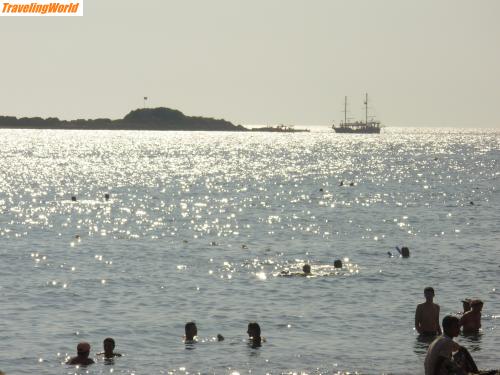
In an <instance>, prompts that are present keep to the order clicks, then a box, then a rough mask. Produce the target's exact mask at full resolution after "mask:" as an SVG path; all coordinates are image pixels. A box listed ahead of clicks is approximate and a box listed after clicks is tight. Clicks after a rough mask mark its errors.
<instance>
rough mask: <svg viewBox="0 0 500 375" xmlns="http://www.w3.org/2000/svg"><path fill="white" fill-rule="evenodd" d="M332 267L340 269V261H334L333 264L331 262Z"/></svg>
mask: <svg viewBox="0 0 500 375" xmlns="http://www.w3.org/2000/svg"><path fill="white" fill-rule="evenodd" d="M333 267H334V268H342V261H341V260H340V259H336V260H335V261H334V262H333Z"/></svg>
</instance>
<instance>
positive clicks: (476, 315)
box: [460, 299, 483, 334]
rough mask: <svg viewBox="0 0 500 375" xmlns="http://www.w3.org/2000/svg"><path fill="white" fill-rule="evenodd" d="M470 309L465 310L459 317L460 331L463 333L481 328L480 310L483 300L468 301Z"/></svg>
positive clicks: (477, 330) (473, 331)
mask: <svg viewBox="0 0 500 375" xmlns="http://www.w3.org/2000/svg"><path fill="white" fill-rule="evenodd" d="M470 307H471V309H470V311H467V312H466V313H465V314H464V315H463V316H462V318H461V319H460V326H461V327H462V332H463V333H465V334H470V333H478V332H479V330H480V329H481V310H482V309H483V301H481V300H480V299H475V300H472V301H471V302H470Z"/></svg>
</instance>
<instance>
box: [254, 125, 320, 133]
mask: <svg viewBox="0 0 500 375" xmlns="http://www.w3.org/2000/svg"><path fill="white" fill-rule="evenodd" d="M252 131H255V132H277V133H303V132H307V133H308V132H310V130H309V129H294V127H293V126H286V125H283V124H280V125H277V126H265V127H263V128H253V129H252Z"/></svg>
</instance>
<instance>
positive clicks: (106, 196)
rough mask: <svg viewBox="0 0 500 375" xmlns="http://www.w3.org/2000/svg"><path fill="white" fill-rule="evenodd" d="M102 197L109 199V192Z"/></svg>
mask: <svg viewBox="0 0 500 375" xmlns="http://www.w3.org/2000/svg"><path fill="white" fill-rule="evenodd" d="M104 199H106V200H107V201H109V194H108V193H106V194H104Z"/></svg>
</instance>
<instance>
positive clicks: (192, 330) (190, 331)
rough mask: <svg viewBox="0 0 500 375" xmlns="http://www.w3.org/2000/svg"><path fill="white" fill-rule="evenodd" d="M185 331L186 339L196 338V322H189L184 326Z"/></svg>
mask: <svg viewBox="0 0 500 375" xmlns="http://www.w3.org/2000/svg"><path fill="white" fill-rule="evenodd" d="M184 332H185V334H186V340H194V337H195V336H196V335H197V334H198V328H197V327H196V323H195V322H188V323H186V326H185V327H184Z"/></svg>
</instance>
